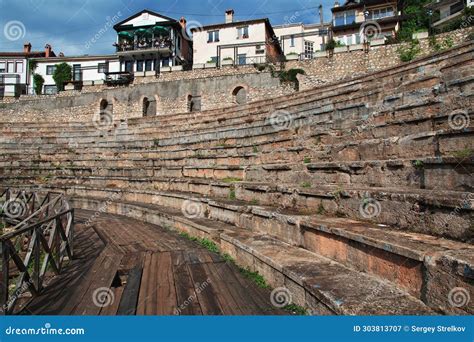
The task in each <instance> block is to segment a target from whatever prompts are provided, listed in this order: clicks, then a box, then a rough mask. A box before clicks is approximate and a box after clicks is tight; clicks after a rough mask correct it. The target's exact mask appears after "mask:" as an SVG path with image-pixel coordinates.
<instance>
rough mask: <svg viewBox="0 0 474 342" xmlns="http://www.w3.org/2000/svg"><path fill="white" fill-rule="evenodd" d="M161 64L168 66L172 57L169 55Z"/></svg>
mask: <svg viewBox="0 0 474 342" xmlns="http://www.w3.org/2000/svg"><path fill="white" fill-rule="evenodd" d="M161 66H164V67H167V66H170V59H169V58H168V57H166V58H163V59H162V60H161Z"/></svg>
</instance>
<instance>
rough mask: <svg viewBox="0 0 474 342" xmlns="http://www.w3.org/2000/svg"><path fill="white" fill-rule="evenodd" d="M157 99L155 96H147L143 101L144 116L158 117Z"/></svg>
mask: <svg viewBox="0 0 474 342" xmlns="http://www.w3.org/2000/svg"><path fill="white" fill-rule="evenodd" d="M156 107H157V103H156V98H155V97H154V96H145V97H143V99H142V110H143V116H156Z"/></svg>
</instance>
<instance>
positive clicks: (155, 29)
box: [152, 25, 170, 34]
mask: <svg viewBox="0 0 474 342" xmlns="http://www.w3.org/2000/svg"><path fill="white" fill-rule="evenodd" d="M152 30H153V32H155V33H161V34H165V33H169V32H170V31H169V30H168V29H167V28H166V27H163V26H159V25H157V26H153V27H152Z"/></svg>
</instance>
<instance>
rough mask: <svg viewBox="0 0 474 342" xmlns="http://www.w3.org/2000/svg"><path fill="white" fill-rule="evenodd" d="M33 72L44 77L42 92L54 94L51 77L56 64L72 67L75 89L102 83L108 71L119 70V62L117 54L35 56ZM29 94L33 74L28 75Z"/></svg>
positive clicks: (54, 85)
mask: <svg viewBox="0 0 474 342" xmlns="http://www.w3.org/2000/svg"><path fill="white" fill-rule="evenodd" d="M33 60H34V61H35V64H36V68H35V70H34V73H35V74H38V75H41V76H42V77H43V79H44V85H43V89H42V92H41V93H42V94H47V95H51V94H56V93H57V92H58V89H57V87H56V84H55V82H54V79H53V74H54V71H55V70H56V66H57V65H58V64H60V63H67V64H69V65H70V66H71V69H72V82H71V84H73V85H74V86H75V88H76V89H81V88H82V86H83V85H94V84H103V83H104V82H106V80H107V75H108V74H109V73H116V72H119V71H120V62H119V58H118V56H117V55H104V56H77V57H73V56H72V57H63V56H61V57H52V58H35V59H33ZM30 77H31V79H30V82H29V84H30V85H31V86H30V90H29V94H33V93H34V90H33V75H31V76H30Z"/></svg>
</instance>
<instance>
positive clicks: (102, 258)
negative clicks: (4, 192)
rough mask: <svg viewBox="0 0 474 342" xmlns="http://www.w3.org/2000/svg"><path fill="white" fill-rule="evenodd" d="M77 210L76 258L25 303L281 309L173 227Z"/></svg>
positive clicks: (156, 309) (203, 311) (33, 306)
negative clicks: (172, 230) (168, 228)
mask: <svg viewBox="0 0 474 342" xmlns="http://www.w3.org/2000/svg"><path fill="white" fill-rule="evenodd" d="M92 215H94V212H90V211H84V210H78V211H76V226H75V229H76V235H75V247H74V248H75V258H74V260H72V261H71V262H70V263H69V264H68V265H67V267H65V269H64V272H63V273H62V274H61V275H59V276H57V277H56V278H54V279H53V280H52V282H51V283H50V284H49V285H48V286H47V287H46V288H45V290H44V291H43V292H42V293H41V295H40V296H38V297H36V298H34V299H33V300H32V301H30V302H29V303H28V304H27V305H26V307H24V308H22V313H24V314H35V315H280V314H285V313H284V312H282V311H281V310H279V309H276V308H274V307H273V306H272V305H271V303H270V291H269V290H265V289H261V288H258V287H257V286H256V285H255V283H253V282H252V281H250V280H248V279H246V278H244V277H243V276H242V275H241V273H240V272H239V270H238V269H237V267H235V266H234V265H231V264H228V263H226V262H225V261H224V260H223V259H222V258H221V257H220V256H219V255H217V254H215V253H211V252H209V251H208V250H206V249H204V248H202V247H201V246H200V245H199V244H197V243H195V242H192V241H189V240H187V239H185V238H183V237H181V236H179V235H178V234H177V233H175V232H171V231H168V230H166V229H164V228H161V227H158V226H155V225H151V224H147V223H143V222H140V221H137V220H133V219H130V218H126V217H121V216H116V215H109V214H101V215H100V217H98V218H97V219H95V220H94V221H93V227H86V225H85V224H84V223H85V222H86V221H87V220H88V219H89V218H90V217H91V216H92Z"/></svg>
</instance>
